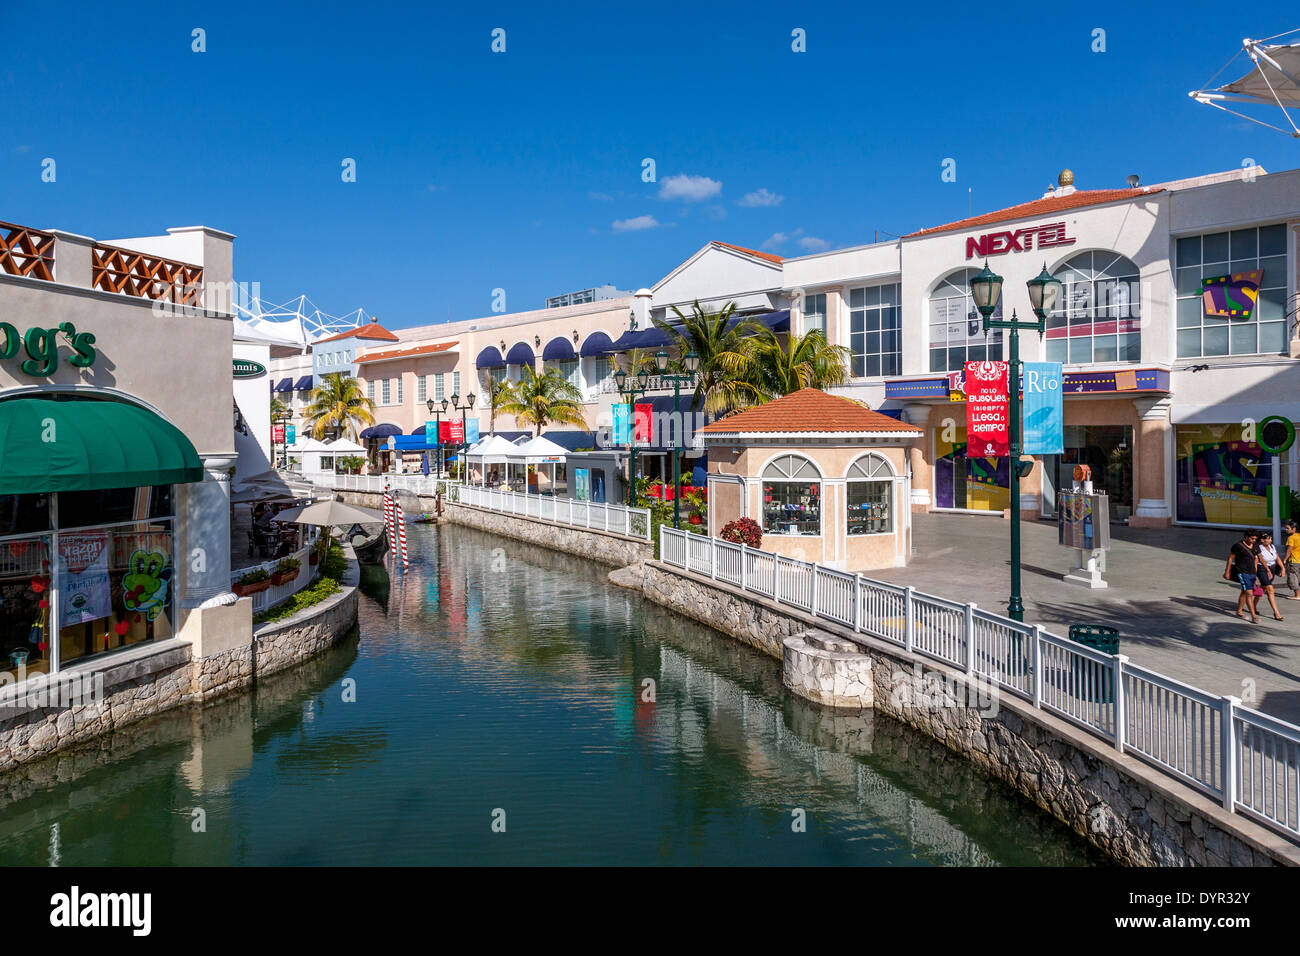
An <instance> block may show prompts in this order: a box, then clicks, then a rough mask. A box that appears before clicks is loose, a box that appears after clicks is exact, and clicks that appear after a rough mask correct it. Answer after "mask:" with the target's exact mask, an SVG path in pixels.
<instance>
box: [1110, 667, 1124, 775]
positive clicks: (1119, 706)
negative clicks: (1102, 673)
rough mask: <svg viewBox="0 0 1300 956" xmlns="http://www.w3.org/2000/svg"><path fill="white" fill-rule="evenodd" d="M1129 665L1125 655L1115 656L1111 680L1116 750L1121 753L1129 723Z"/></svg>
mask: <svg viewBox="0 0 1300 956" xmlns="http://www.w3.org/2000/svg"><path fill="white" fill-rule="evenodd" d="M1127 663H1128V658H1127V657H1125V656H1124V655H1123V654H1116V655H1115V662H1114V663H1113V664H1111V668H1110V669H1111V680H1112V681H1114V682H1115V690H1114V697H1115V749H1116V750H1118V751H1119V752H1120V753H1123V752H1124V743H1125V740H1124V738H1125V733H1124V728H1125V725H1126V724H1127V722H1128V714H1127V711H1128V706H1127V701H1125V700H1124V665H1125V664H1127Z"/></svg>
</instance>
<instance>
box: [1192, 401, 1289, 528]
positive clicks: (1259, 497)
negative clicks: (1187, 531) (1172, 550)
mask: <svg viewBox="0 0 1300 956" xmlns="http://www.w3.org/2000/svg"><path fill="white" fill-rule="evenodd" d="M1175 435H1176V439H1175V447H1176V456H1177V460H1178V464H1177V468H1176V471H1175V474H1176V476H1177V493H1178V514H1177V517H1178V520H1179V521H1198V522H1200V521H1203V522H1207V523H1209V524H1249V525H1268V524H1269V523H1271V521H1272V517H1271V515H1270V512H1269V500H1270V499H1269V495H1270V493H1271V489H1272V481H1273V476H1272V462H1271V460H1270V459H1269V457H1268V455H1267V454H1265V453H1264V450H1263V449H1262V448H1260V447H1259V445H1258V444H1257V443H1256V442H1253V441H1250V442H1248V441H1245V440H1244V439H1243V433H1242V428H1241V425H1240V424H1232V425H1179V426H1178V427H1177V430H1176V432H1175ZM1285 474H1286V473H1285V471H1284V472H1283V475H1284V476H1285ZM1283 494H1284V495H1285V494H1286V492H1285V491H1283Z"/></svg>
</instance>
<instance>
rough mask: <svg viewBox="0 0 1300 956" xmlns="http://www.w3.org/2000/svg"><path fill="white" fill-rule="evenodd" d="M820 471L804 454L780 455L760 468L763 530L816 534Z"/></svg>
mask: <svg viewBox="0 0 1300 956" xmlns="http://www.w3.org/2000/svg"><path fill="white" fill-rule="evenodd" d="M821 531H822V518H821V475H820V474H819V473H818V471H817V469H816V467H815V466H814V465H813V463H812V462H810V461H809V460H808V459H806V458H801V457H800V456H798V455H782V456H781V457H780V458H778V459H776V460H775V461H773V462H772V463H771V464H769V465H768V466H767V467H766V468H765V469H763V532H764V533H765V534H788V535H819V534H821Z"/></svg>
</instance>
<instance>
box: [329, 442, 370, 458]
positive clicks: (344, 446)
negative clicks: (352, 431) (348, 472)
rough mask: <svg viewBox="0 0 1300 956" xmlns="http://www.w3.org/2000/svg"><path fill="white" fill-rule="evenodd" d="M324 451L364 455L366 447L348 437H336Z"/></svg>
mask: <svg viewBox="0 0 1300 956" xmlns="http://www.w3.org/2000/svg"><path fill="white" fill-rule="evenodd" d="M322 451H328V452H330V453H331V454H334V455H364V454H365V453H366V450H365V448H363V447H362V446H360V445H358V444H357V443H356V442H354V441H349V440H348V439H346V438H336V439H335V440H334V441H332V442H330V443H329V444H328V445H326V446H325V447H324V448H323V449H322Z"/></svg>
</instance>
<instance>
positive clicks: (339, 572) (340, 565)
mask: <svg viewBox="0 0 1300 956" xmlns="http://www.w3.org/2000/svg"><path fill="white" fill-rule="evenodd" d="M347 566H348V560H347V558H345V557H343V548H341V547H340V546H339V545H338V543H337V542H333V541H331V542H330V550H329V553H328V554H327V555H325V558H324V560H322V561H321V563H320V574H321V577H323V578H332V579H333V580H334V581H336V582H337V581H342V580H343V572H344V571H345V570H347Z"/></svg>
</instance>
